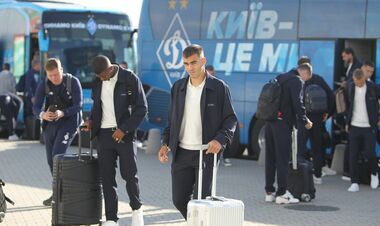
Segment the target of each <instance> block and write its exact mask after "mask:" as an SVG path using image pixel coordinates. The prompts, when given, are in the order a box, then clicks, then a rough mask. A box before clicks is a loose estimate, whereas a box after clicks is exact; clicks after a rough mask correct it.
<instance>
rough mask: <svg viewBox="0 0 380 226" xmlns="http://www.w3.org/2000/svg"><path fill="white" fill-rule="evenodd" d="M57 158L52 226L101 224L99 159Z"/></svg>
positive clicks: (83, 155)
mask: <svg viewBox="0 0 380 226" xmlns="http://www.w3.org/2000/svg"><path fill="white" fill-rule="evenodd" d="M78 136H79V145H78V146H79V153H78V154H63V155H56V156H55V157H54V161H53V201H52V225H82V224H85V225H88V224H99V223H100V219H101V218H102V189H101V183H100V174H99V168H98V159H97V157H95V156H93V153H92V152H93V149H92V146H90V150H91V151H90V153H89V154H84V153H82V151H81V145H82V142H81V140H82V139H81V135H80V129H78Z"/></svg>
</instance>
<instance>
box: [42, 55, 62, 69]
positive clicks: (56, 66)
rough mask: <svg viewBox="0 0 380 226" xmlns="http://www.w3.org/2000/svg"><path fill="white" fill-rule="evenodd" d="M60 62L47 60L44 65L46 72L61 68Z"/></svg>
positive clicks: (56, 59)
mask: <svg viewBox="0 0 380 226" xmlns="http://www.w3.org/2000/svg"><path fill="white" fill-rule="evenodd" d="M61 67H62V66H61V61H60V60H59V59H58V58H49V59H48V60H47V61H46V64H45V70H46V71H52V70H54V69H59V68H61Z"/></svg>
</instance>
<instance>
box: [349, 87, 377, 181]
mask: <svg viewBox="0 0 380 226" xmlns="http://www.w3.org/2000/svg"><path fill="white" fill-rule="evenodd" d="M366 85H367V92H366V94H365V103H366V107H367V113H368V120H369V125H370V127H357V126H352V125H351V120H352V117H353V109H354V105H355V101H354V100H355V84H354V83H353V82H351V83H350V84H349V86H348V109H347V112H346V113H347V117H346V118H347V125H349V135H348V139H349V162H350V175H351V182H352V183H359V167H358V158H359V155H360V154H361V152H363V155H364V157H365V158H366V159H367V160H368V163H369V166H370V169H371V174H376V173H377V172H378V165H377V159H376V154H375V148H376V134H377V122H378V120H379V102H378V100H379V99H380V93H379V90H378V89H377V87H376V85H375V84H374V83H373V82H370V81H366Z"/></svg>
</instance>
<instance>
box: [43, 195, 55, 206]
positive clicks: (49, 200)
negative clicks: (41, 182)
mask: <svg viewBox="0 0 380 226" xmlns="http://www.w3.org/2000/svg"><path fill="white" fill-rule="evenodd" d="M52 201H53V196H50V197H49V198H48V199H46V200H44V201H43V202H42V204H44V206H51V202H52Z"/></svg>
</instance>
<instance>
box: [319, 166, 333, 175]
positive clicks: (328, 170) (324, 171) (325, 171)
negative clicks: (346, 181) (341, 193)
mask: <svg viewBox="0 0 380 226" xmlns="http://www.w3.org/2000/svg"><path fill="white" fill-rule="evenodd" d="M324 175H326V176H333V175H336V171H335V170H332V169H331V168H329V167H328V166H324V167H322V176H324Z"/></svg>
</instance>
